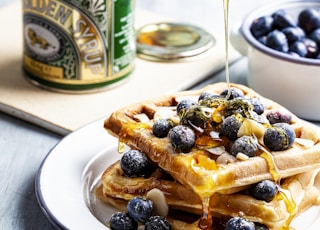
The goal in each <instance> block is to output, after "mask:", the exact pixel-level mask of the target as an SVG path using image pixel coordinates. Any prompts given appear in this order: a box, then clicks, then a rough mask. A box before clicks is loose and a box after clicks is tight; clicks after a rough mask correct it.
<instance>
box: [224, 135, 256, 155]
mask: <svg viewBox="0 0 320 230" xmlns="http://www.w3.org/2000/svg"><path fill="white" fill-rule="evenodd" d="M257 150H258V142H257V140H256V139H254V138H253V137H251V136H242V137H239V138H238V139H236V140H235V141H234V143H233V144H232V146H231V149H230V151H231V154H232V155H233V156H237V154H238V153H243V154H245V155H247V156H248V157H253V156H255V153H256V152H257Z"/></svg>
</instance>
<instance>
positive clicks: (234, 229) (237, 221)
mask: <svg viewBox="0 0 320 230" xmlns="http://www.w3.org/2000/svg"><path fill="white" fill-rule="evenodd" d="M225 230H255V227H254V223H253V222H251V221H249V220H247V219H244V218H242V217H233V218H231V219H229V220H228V222H227V223H226V227H225Z"/></svg>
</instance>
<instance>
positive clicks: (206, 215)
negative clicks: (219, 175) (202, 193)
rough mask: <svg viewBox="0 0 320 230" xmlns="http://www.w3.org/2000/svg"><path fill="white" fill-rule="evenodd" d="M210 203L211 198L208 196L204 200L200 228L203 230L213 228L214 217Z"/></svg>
mask: <svg viewBox="0 0 320 230" xmlns="http://www.w3.org/2000/svg"><path fill="white" fill-rule="evenodd" d="M209 203H210V197H208V196H206V197H204V198H203V199H202V216H201V219H200V221H199V228H200V229H203V230H210V229H211V227H212V215H211V212H210V208H209V207H210V206H209Z"/></svg>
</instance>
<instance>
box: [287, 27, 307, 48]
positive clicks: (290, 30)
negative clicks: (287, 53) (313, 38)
mask: <svg viewBox="0 0 320 230" xmlns="http://www.w3.org/2000/svg"><path fill="white" fill-rule="evenodd" d="M282 32H283V33H284V34H285V35H286V37H287V39H288V43H289V44H292V43H294V42H296V41H301V40H302V39H303V38H305V36H306V34H305V32H304V31H303V30H302V29H301V28H300V27H287V28H284V29H283V30H282Z"/></svg>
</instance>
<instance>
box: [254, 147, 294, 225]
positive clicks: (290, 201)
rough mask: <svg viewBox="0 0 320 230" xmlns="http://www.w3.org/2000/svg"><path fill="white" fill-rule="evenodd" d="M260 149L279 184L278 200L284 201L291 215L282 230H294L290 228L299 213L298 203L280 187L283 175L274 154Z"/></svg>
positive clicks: (273, 177)
mask: <svg viewBox="0 0 320 230" xmlns="http://www.w3.org/2000/svg"><path fill="white" fill-rule="evenodd" d="M260 148H261V149H262V150H263V153H262V154H260V157H262V158H264V159H265V160H266V162H267V164H268V167H269V171H270V174H271V177H272V179H273V180H274V181H275V182H276V183H277V184H278V193H277V195H276V199H278V200H283V202H284V203H285V205H286V208H287V211H288V213H289V217H288V219H287V220H286V223H285V224H284V226H282V227H281V229H280V230H291V229H292V228H290V223H291V221H292V220H293V218H294V217H295V214H296V213H297V206H296V203H295V201H294V200H293V199H292V197H291V193H290V192H289V190H287V189H284V188H281V186H280V180H281V175H280V172H279V169H278V168H277V165H276V163H275V161H274V157H273V155H272V153H271V152H269V151H268V150H267V149H265V148H264V147H263V146H260Z"/></svg>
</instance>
